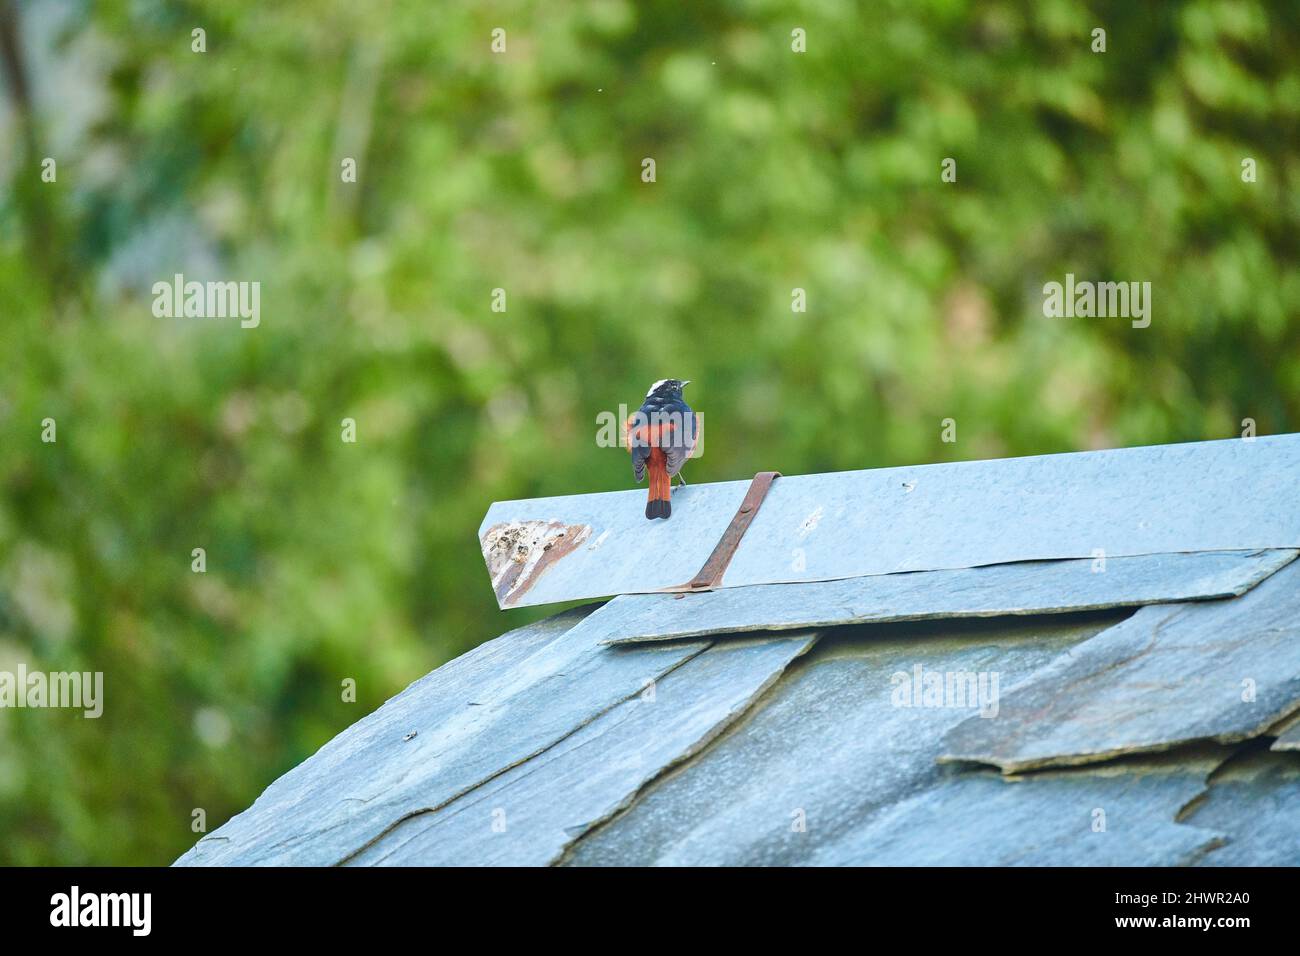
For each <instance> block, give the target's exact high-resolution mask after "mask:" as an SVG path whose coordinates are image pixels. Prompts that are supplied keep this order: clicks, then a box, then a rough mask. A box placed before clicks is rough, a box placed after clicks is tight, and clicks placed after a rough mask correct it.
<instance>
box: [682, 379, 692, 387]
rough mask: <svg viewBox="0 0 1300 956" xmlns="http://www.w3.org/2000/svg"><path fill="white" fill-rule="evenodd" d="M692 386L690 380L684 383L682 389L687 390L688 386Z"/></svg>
mask: <svg viewBox="0 0 1300 956" xmlns="http://www.w3.org/2000/svg"><path fill="white" fill-rule="evenodd" d="M690 384H691V383H690V381H689V380H688V381H685V382H682V388H685V387H686V386H687V385H690Z"/></svg>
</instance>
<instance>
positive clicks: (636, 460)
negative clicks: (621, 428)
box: [625, 378, 700, 518]
mask: <svg viewBox="0 0 1300 956" xmlns="http://www.w3.org/2000/svg"><path fill="white" fill-rule="evenodd" d="M689 384H691V383H690V382H683V381H681V380H680V379H675V378H663V379H660V380H659V381H657V382H655V383H654V384H653V385H651V386H650V391H648V392H646V395H645V401H644V402H642V403H641V407H640V408H639V409H638V410H637V411H636V412H635V413H634V414H633V415H632V417H631V418H629V419H628V420H627V424H626V427H625V433H626V437H627V447H628V451H630V452H631V453H632V474H633V476H634V477H635V478H636V480H637V481H640V480H641V479H642V478H644V477H645V475H646V472H647V471H648V472H649V473H650V496H649V500H648V501H647V502H646V506H645V516H646V517H647V518H667V517H668V516H669V515H671V514H672V513H673V506H672V503H671V499H672V478H673V476H674V475H677V477H678V479H679V480H680V481H681V483H682V484H686V479H684V478H682V477H681V476H680V475H678V472H680V471H681V470H682V465H683V464H685V462H686V459H687V458H689V457H690V455H691V452H692V451H694V450H695V445H696V442H698V441H699V437H700V436H699V416H697V415H696V414H695V413H694V412H693V411H691V407H690V406H689V405H687V404H686V400H685V399H683V398H682V389H683V388H684V387H685V386H687V385H689Z"/></svg>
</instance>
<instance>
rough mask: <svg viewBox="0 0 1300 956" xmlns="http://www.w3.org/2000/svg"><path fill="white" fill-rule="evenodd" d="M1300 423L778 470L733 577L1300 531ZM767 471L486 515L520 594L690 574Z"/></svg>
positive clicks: (881, 568) (1298, 535)
mask: <svg viewBox="0 0 1300 956" xmlns="http://www.w3.org/2000/svg"><path fill="white" fill-rule="evenodd" d="M1297 470H1300V435H1277V436H1270V437H1261V438H1258V439H1255V440H1253V441H1246V440H1241V439H1234V440H1228V441H1213V442H1197V443H1192V444H1185V445H1162V446H1153V447H1145V448H1125V449H1115V450H1110V451H1095V452H1081V453H1075V454H1067V455H1047V456H1040V457H1034V458H1013V459H1004V460H998V461H970V462H955V463H948V464H936V465H918V466H908V467H903V468H882V469H876V470H872V471H851V472H839V473H835V474H824V475H796V476H786V477H783V478H779V479H777V481H776V482H775V483H774V484H773V485H772V488H771V491H770V492H769V494H768V496H767V499H766V501H765V502H764V503H763V505H762V507H761V508H760V510H759V512H758V514H757V515H756V516H755V518H754V521H753V524H752V525H751V526H750V528H749V530H748V531H747V532H746V534H745V536H744V538H743V539H742V541H741V543H740V546H739V548H738V549H737V551H736V554H735V557H734V559H733V561H732V563H731V566H730V568H729V570H728V571H727V573H726V576H725V577H724V578H723V582H722V584H723V586H724V587H739V586H745V585H753V584H773V583H779V582H790V581H826V580H834V579H837V578H849V577H858V576H862V575H868V574H890V573H896V572H903V571H936V570H943V569H950V568H965V567H976V566H980V565H986V564H1003V563H1010V562H1016V561H1037V560H1050V559H1063V558H1090V557H1092V555H1093V553H1094V551H1096V550H1097V549H1101V550H1104V551H1105V553H1106V554H1107V555H1108V556H1109V557H1111V558H1116V557H1123V556H1128V555H1138V554H1160V553H1172V552H1186V551H1243V550H1245V551H1254V550H1261V549H1275V548H1297V547H1300V500H1297V497H1296V495H1295V480H1294V476H1295V474H1296V473H1297ZM748 486H749V482H748V480H745V481H733V482H721V483H715V484H698V485H697V484H692V485H690V486H688V487H686V488H684V489H681V490H678V491H676V492H674V497H673V516H672V518H670V519H669V520H667V521H646V520H645V517H644V507H645V492H644V490H641V489H638V490H628V491H619V492H608V493H603V494H589V495H572V496H567V497H560V498H542V499H534V500H528V501H507V502H497V503H495V504H493V505H492V506H491V508H489V510H488V513H487V516H486V517H485V518H484V521H483V524H482V526H481V527H480V529H479V538H480V543H481V545H482V547H483V551H484V557H485V560H486V561H487V564H488V568H489V575H490V577H491V579H492V581H493V583H494V588H495V590H496V593H497V598H498V601H499V602H500V603H501V604H502V606H520V605H527V604H546V603H548V602H554V601H568V600H575V599H579V598H592V597H606V596H609V595H614V594H632V593H644V592H650V591H658V590H662V589H665V588H670V587H675V586H677V585H681V584H683V583H684V582H686V581H689V580H690V579H691V577H693V576H694V574H695V573H696V572H697V571H699V569H700V568H701V567H702V566H703V564H704V562H705V560H706V559H707V558H708V556H709V553H710V552H711V551H712V549H713V547H714V545H715V544H716V543H717V541H718V539H719V537H720V536H721V534H722V532H723V530H724V529H725V528H726V527H727V525H728V523H729V522H730V521H731V518H732V516H733V515H734V514H735V511H736V509H737V507H738V506H739V504H740V501H741V499H742V498H743V496H744V494H745V490H746V489H747V488H748Z"/></svg>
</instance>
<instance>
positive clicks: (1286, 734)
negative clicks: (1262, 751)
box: [1269, 710, 1300, 750]
mask: <svg viewBox="0 0 1300 956" xmlns="http://www.w3.org/2000/svg"><path fill="white" fill-rule="evenodd" d="M1269 732H1270V734H1277V737H1278V739H1277V740H1274V741H1273V749H1274V750H1300V710H1297V711H1296V713H1294V714H1287V717H1286V718H1284V719H1283V721H1282V722H1281V723H1278V726H1275V727H1270V728H1269Z"/></svg>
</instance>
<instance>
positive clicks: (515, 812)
mask: <svg viewBox="0 0 1300 956" xmlns="http://www.w3.org/2000/svg"><path fill="white" fill-rule="evenodd" d="M814 639H815V638H814V637H813V635H811V634H802V635H794V636H788V637H781V638H766V639H738V640H735V641H727V642H724V643H722V644H719V645H715V646H714V647H711V648H709V649H708V650H706V651H704V652H703V653H702V654H698V655H696V656H695V657H692V658H691V659H690V660H688V661H686V662H685V663H684V664H682V665H681V666H680V667H678V668H677V669H675V670H673V671H671V672H669V673H668V674H667V675H665V676H664V678H663V679H662V680H660V681H659V682H658V683H657V684H656V685H655V688H654V693H653V695H651V694H648V693H642V694H638V695H637V696H635V697H632V698H629V699H627V700H624V701H623V702H622V703H620V704H618V705H616V706H615V707H613V708H612V709H610V710H608V711H606V712H605V713H604V714H602V715H601V716H599V717H597V718H596V719H595V720H593V721H592V722H591V723H589V724H586V725H585V726H583V727H582V728H581V729H579V730H578V731H577V732H576V733H574V734H572V735H570V736H568V737H566V738H564V739H563V740H561V741H560V742H559V743H557V744H555V745H554V746H553V747H550V748H549V749H547V750H545V751H543V752H542V753H540V754H538V755H537V756H535V757H533V758H531V759H530V760H528V761H526V762H525V763H522V764H519V765H517V766H515V767H512V768H511V769H510V770H508V771H506V772H505V773H503V774H501V775H500V776H498V777H494V778H493V779H491V780H490V781H488V782H487V783H485V784H483V785H482V786H480V787H477V788H476V789H474V790H472V791H470V792H469V793H467V794H465V795H464V796H462V797H460V798H458V799H456V800H453V801H452V802H451V803H449V804H447V805H445V806H444V807H442V808H441V809H439V810H437V811H434V812H430V813H424V814H420V815H418V816H414V817H409V818H407V819H406V820H403V821H402V822H401V823H400V824H398V825H397V826H396V827H395V828H394V829H393V830H391V831H389V832H388V833H386V834H384V836H383V837H381V838H380V839H379V840H378V841H376V842H375V843H373V844H371V845H370V846H369V847H367V848H366V849H365V850H364V851H362V852H361V853H360V854H359V855H358V856H356V857H355V858H354V859H352V860H350V861H349V863H351V864H357V865H397V866H406V865H412V866H414V865H461V866H465V865H508V866H536V865H543V864H547V863H551V862H553V861H554V860H555V859H557V858H558V857H559V856H561V855H562V853H563V852H564V849H565V848H566V847H567V846H568V845H569V844H570V843H571V842H572V841H573V840H574V839H576V838H577V837H578V836H580V835H581V834H583V833H585V832H586V831H587V830H588V829H589V828H590V827H591V826H593V825H594V824H596V823H598V822H599V821H601V820H604V819H606V818H608V817H609V816H611V815H612V814H613V813H615V812H616V811H617V810H619V809H620V808H622V807H623V806H625V805H627V804H628V803H629V802H630V801H631V800H632V798H633V796H634V795H635V794H636V793H637V791H638V790H639V789H640V788H641V787H642V786H644V785H645V784H646V783H647V782H648V781H650V780H651V779H653V778H654V777H656V776H658V775H659V774H660V773H661V772H663V770H664V769H665V768H667V767H669V766H671V765H673V764H674V763H676V762H678V761H680V760H682V759H684V758H686V757H688V756H690V755H691V754H693V753H695V752H696V751H698V750H699V749H700V748H701V747H703V746H704V745H705V744H706V743H707V742H708V741H709V740H711V739H712V738H713V737H714V736H716V735H717V734H718V733H719V732H721V731H722V729H723V728H725V727H726V726H727V725H728V724H729V723H731V721H733V720H735V719H736V718H737V717H738V716H739V715H740V714H742V713H743V712H744V711H745V709H746V708H747V707H748V706H749V704H750V703H751V702H752V701H753V699H754V698H755V697H757V696H758V695H759V694H760V693H762V691H763V690H764V689H765V688H767V687H768V686H770V685H771V684H772V683H773V682H774V681H775V680H776V679H777V678H778V677H779V676H780V674H781V673H782V671H784V669H785V667H786V665H787V664H789V663H790V661H792V660H793V659H794V658H795V657H797V656H798V655H799V654H801V653H803V652H804V651H805V650H807V649H808V647H810V646H811V644H812V642H813V640H814Z"/></svg>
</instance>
